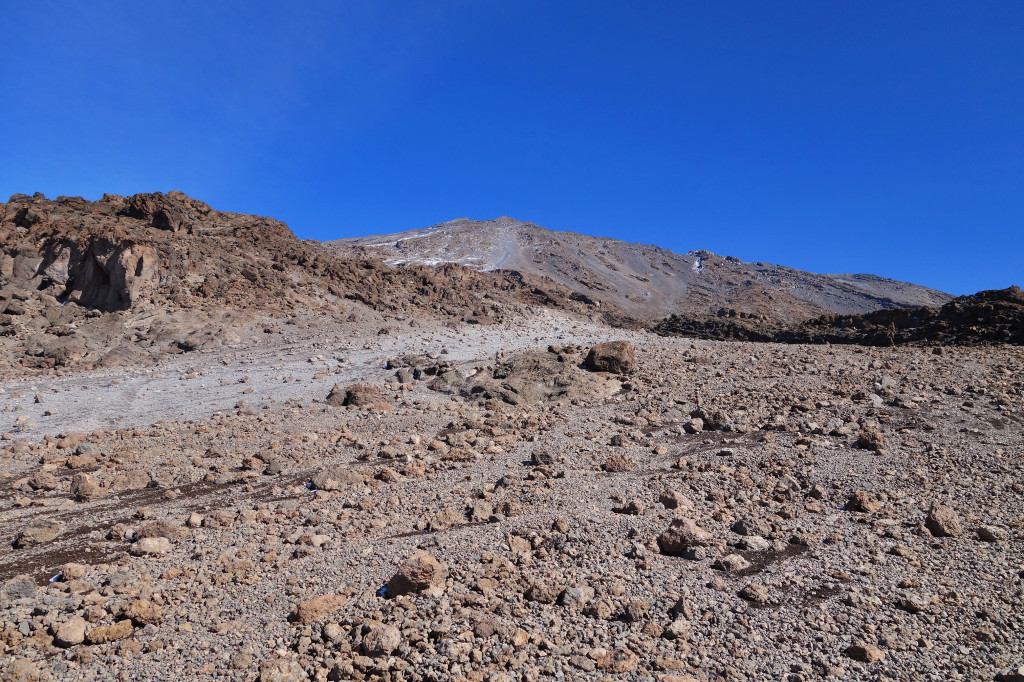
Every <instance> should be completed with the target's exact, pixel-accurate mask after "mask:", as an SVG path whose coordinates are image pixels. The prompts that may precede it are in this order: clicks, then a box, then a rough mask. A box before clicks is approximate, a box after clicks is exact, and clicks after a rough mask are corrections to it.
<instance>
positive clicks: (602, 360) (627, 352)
mask: <svg viewBox="0 0 1024 682" xmlns="http://www.w3.org/2000/svg"><path fill="white" fill-rule="evenodd" d="M583 364H584V365H585V366H586V368H587V369H589V370H590V371H592V372H611V373H613V374H632V372H633V368H634V367H635V365H636V353H635V352H634V351H633V344H631V343H630V342H629V341H609V342H607V343H599V344H597V345H596V346H594V347H593V348H591V349H590V352H589V353H587V359H586V360H584V362H583Z"/></svg>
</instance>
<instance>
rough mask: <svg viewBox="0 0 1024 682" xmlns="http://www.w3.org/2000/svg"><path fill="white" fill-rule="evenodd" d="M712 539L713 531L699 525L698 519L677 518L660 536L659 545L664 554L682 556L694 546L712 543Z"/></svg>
mask: <svg viewBox="0 0 1024 682" xmlns="http://www.w3.org/2000/svg"><path fill="white" fill-rule="evenodd" d="M711 539H712V538H711V533H709V532H707V531H706V530H704V529H703V528H701V527H700V526H698V525H697V522H696V521H693V520H692V519H686V518H675V519H672V523H671V524H670V525H669V527H668V528H666V529H665V530H664V532H662V534H661V535H659V536H658V547H659V548H660V549H661V553H662V554H668V555H670V556H681V555H682V554H683V553H684V552H686V550H688V549H690V548H692V547H703V546H705V545H709V544H711Z"/></svg>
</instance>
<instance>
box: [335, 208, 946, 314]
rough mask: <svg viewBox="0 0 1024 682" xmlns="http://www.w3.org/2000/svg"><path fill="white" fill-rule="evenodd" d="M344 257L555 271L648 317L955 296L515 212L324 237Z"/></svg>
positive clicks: (831, 309)
mask: <svg viewBox="0 0 1024 682" xmlns="http://www.w3.org/2000/svg"><path fill="white" fill-rule="evenodd" d="M325 245H326V246H327V247H328V248H330V249H331V250H333V251H334V252H335V253H336V254H338V255H341V256H345V257H360V258H379V259H381V260H383V261H384V262H385V263H386V264H388V265H392V266H412V265H439V264H441V263H458V264H460V265H464V266H466V267H469V268H473V269H475V270H481V271H490V270H499V269H509V270H518V271H521V272H525V273H530V274H535V275H543V276H547V277H550V278H551V279H553V280H555V281H556V282H558V283H560V284H562V285H564V286H567V287H569V288H571V289H575V290H577V291H579V292H580V293H582V294H585V295H587V296H590V297H594V298H598V299H601V300H604V301H606V302H608V303H612V304H614V305H616V306H618V307H620V308H622V309H623V310H625V311H626V312H628V313H630V314H632V315H636V316H637V317H641V318H646V319H652V320H653V319H658V318H663V317H666V316H668V315H671V314H673V313H685V314H691V315H715V314H725V315H730V314H731V315H733V316H742V317H748V316H749V317H755V318H766V319H771V320H774V321H779V322H794V321H798V320H804V319H807V318H809V317H814V316H817V315H822V314H827V313H835V314H843V315H849V314H856V313H864V312H870V311H872V310H879V309H884V308H903V307H911V306H924V305H941V304H943V303H945V302H946V301H949V300H950V299H951V298H952V297H951V296H949V295H948V294H945V293H942V292H940V291H935V290H933V289H927V288H925V287H921V286H918V285H915V284H909V283H906V282H899V281H896V280H891V279H886V278H883V277H876V276H874V275H821V274H815V273H810V272H803V271H801V270H794V269H792V268H787V267H784V266H780V265H772V264H769V263H763V262H756V263H746V262H743V261H740V260H739V259H737V258H734V257H731V256H726V257H722V256H718V255H716V254H713V253H711V252H709V251H690V252H689V253H686V254H678V253H675V252H673V251H670V250H668V249H663V248H661V247H658V246H651V245H648V244H631V243H628V242H624V241H620V240H618V239H610V238H604V237H593V236H588V235H583V234H578V233H575V232H560V231H553V230H548V229H546V228H543V227H540V226H538V225H535V224H533V223H529V222H521V221H519V220H515V219H513V218H509V217H504V216H503V217H500V218H495V219H493V220H469V219H467V218H461V219H458V220H451V221H448V222H444V223H440V224H437V225H434V226H432V227H427V228H424V229H418V230H409V231H406V232H398V233H394V234H387V235H375V236H368V237H358V238H354V239H339V240H336V241H331V242H326V244H325Z"/></svg>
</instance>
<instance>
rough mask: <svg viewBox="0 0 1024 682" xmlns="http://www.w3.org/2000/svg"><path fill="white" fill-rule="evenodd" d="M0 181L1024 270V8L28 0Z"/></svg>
mask: <svg viewBox="0 0 1024 682" xmlns="http://www.w3.org/2000/svg"><path fill="white" fill-rule="evenodd" d="M3 14H4V25H5V30H4V32H3V34H4V39H3V44H2V46H0V50H2V52H0V54H2V58H0V59H2V61H0V63H2V64H3V71H2V73H3V75H4V86H3V92H4V98H3V104H2V106H0V140H2V147H0V149H2V158H0V197H2V198H3V200H6V197H7V196H9V195H10V194H12V193H15V192H26V193H31V192H35V191H41V192H44V193H45V194H46V195H47V196H50V197H54V196H57V195H59V194H67V195H81V196H84V197H86V198H90V199H95V198H98V197H99V196H100V195H102V194H103V193H104V192H112V193H118V194H131V193H135V192H144V191H156V190H161V191H169V190H173V189H179V190H182V191H185V192H187V193H188V194H190V195H192V196H194V197H197V198H199V199H202V200H204V201H207V202H208V203H210V204H211V205H212V206H213V207H214V208H218V209H222V210H231V211H240V212H247V213H258V214H262V215H270V216H273V217H276V218H279V219H281V220H285V221H286V222H288V224H289V225H290V226H291V227H292V229H293V230H294V231H295V232H296V233H297V234H298V235H299V236H300V237H311V238H316V239H331V238H336V237H343V236H354V235H361V234H372V233H380V232H393V231H398V230H403V229H410V228H415V227H423V226H427V225H431V224H434V223H436V222H440V221H443V220H449V219H452V218H457V217H463V216H468V217H472V218H493V217H496V216H499V215H510V216H513V217H516V218H519V219H521V220H530V221H533V222H536V223H538V224H541V225H544V226H546V227H550V228H552V229H566V230H575V231H579V232H585V233H590V234H599V235H605V236H612V237H618V238H621V239H625V240H628V241H643V242H648V243H655V244H658V245H661V246H665V247H668V248H671V249H673V250H676V251H681V252H685V251H688V250H690V249H697V248H703V249H709V250H712V251H715V252H716V253H720V254H722V255H734V256H738V257H740V258H742V259H744V260H764V261H770V262H774V263H781V264H784V265H790V266H793V267H799V268H802V269H807V270H814V271H818V272H873V273H876V274H881V275H885V276H890V277H895V278H899V279H905V280H910V281H914V282H918V283H921V284H925V285H928V286H932V287H935V288H938V289H943V290H946V291H949V292H952V293H970V292H973V291H977V290H979V289H985V288H996V287H1005V286H1008V285H1010V284H1014V283H1016V284H1024V276H1022V275H1024V3H1022V2H1020V1H1019V0H1002V1H998V2H997V1H988V0H969V1H967V0H956V1H945V0H927V1H924V0H922V1H916V0H904V1H900V2H892V1H891V0H887V1H885V2H877V1H874V0H856V1H854V0H850V1H848V2H821V1H820V0H807V1H806V2H786V1H772V2H764V0H751V1H749V2H727V1H724V2H705V1H701V2H688V1H684V0H674V1H669V2H655V1H652V2H644V3H635V2H617V3H610V2H600V1H597V0H586V1H581V2H575V1H564V2H563V1H554V2H552V1H551V0H543V1H535V0H514V1H513V0H509V1H506V2H500V1H499V2H490V1H487V2H485V1H483V0H479V1H474V2H460V1H455V0H452V1H449V0H429V1H424V2H401V1H395V2H355V1H342V0H336V1H329V2H327V1H317V0H313V1H306V2H287V3H286V2H265V1H263V0H252V1H249V2H241V1H238V2H220V1H218V0H204V1H202V2H196V1H192V0H184V1H177V2H166V1H164V2H138V1H137V0H133V1H131V2H128V1H124V2H110V1H103V0H96V1H93V2H78V1H76V2H51V1H47V0H33V2H19V3H6V4H5V7H4V12H3Z"/></svg>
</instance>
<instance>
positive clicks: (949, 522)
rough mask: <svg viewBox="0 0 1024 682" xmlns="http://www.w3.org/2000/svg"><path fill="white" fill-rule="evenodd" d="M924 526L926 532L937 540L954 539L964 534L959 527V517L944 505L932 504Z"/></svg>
mask: <svg viewBox="0 0 1024 682" xmlns="http://www.w3.org/2000/svg"><path fill="white" fill-rule="evenodd" d="M924 525H925V527H927V528H928V532H930V533H931V534H932V535H934V536H935V537H938V538H955V537H957V536H959V535H961V534H962V533H963V532H964V531H963V528H962V527H961V525H960V517H959V516H957V514H956V512H955V511H954V510H953V508H952V507H947V506H946V505H944V504H932V506H931V509H929V510H928V516H927V517H925V520H924Z"/></svg>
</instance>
